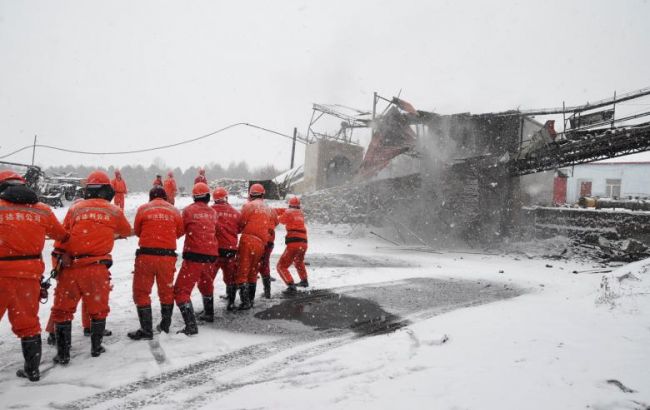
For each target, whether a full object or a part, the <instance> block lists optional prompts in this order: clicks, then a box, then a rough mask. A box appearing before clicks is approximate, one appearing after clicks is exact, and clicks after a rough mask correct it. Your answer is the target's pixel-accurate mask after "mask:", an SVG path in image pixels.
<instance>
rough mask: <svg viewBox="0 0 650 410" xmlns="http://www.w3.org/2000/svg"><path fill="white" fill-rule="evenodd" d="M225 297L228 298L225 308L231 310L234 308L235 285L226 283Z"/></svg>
mask: <svg viewBox="0 0 650 410" xmlns="http://www.w3.org/2000/svg"><path fill="white" fill-rule="evenodd" d="M226 297H227V298H228V305H227V306H226V310H227V311H229V312H232V311H233V310H235V298H236V297H237V286H235V285H227V286H226Z"/></svg>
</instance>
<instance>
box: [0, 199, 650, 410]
mask: <svg viewBox="0 0 650 410" xmlns="http://www.w3.org/2000/svg"><path fill="white" fill-rule="evenodd" d="M145 199H146V198H145V196H144V195H130V196H129V197H127V210H126V211H127V216H128V217H129V218H130V219H131V220H133V216H134V214H135V209H136V208H137V205H139V204H141V203H143V202H144V201H145ZM188 202H189V198H181V199H180V201H179V205H180V206H183V205H184V204H187V203H188ZM234 202H236V203H241V200H240V199H236V200H234ZM278 205H279V203H278ZM56 212H57V215H58V216H60V217H61V218H62V217H63V215H64V213H65V209H60V210H57V211H56ZM309 228H310V250H309V253H311V254H312V255H315V256H314V258H313V260H314V263H312V265H311V266H310V267H308V268H309V270H310V283H311V284H312V286H313V287H314V288H316V289H332V290H337V289H350V288H357V289H363V288H365V287H369V286H370V285H371V284H383V283H387V282H392V281H400V280H405V279H409V278H433V279H442V280H455V281H460V280H466V281H471V282H476V283H478V282H480V283H481V286H483V284H485V285H484V286H486V287H491V288H497V287H503V288H516V289H519V290H520V291H521V292H520V293H522V294H521V295H520V296H517V297H513V298H507V299H503V300H500V301H496V302H492V303H484V304H476V305H472V306H467V307H464V308H459V309H455V310H451V311H446V312H438V311H435V312H432V313H431V314H417V315H412V316H410V317H407V319H409V320H410V324H409V325H408V326H405V327H402V328H399V329H397V330H396V331H394V332H392V333H387V334H379V335H375V336H368V337H360V336H358V335H356V334H354V333H352V332H334V333H327V332H326V331H321V333H320V334H322V337H320V338H314V337H306V336H305V337H303V336H301V335H303V334H304V335H313V334H315V332H314V331H313V330H311V329H308V328H306V327H305V326H304V325H302V324H299V323H295V324H290V325H287V326H284V327H282V326H280V328H281V330H278V328H277V326H275V324H274V323H273V322H274V321H270V322H267V321H264V322H262V321H260V320H259V319H255V318H254V317H253V315H254V314H255V313H256V312H259V311H260V310H262V309H265V308H267V307H270V306H272V305H274V304H277V303H279V302H280V301H281V299H280V297H279V292H280V290H281V288H282V286H281V284H280V282H279V281H276V282H274V286H275V287H274V298H273V299H272V300H271V301H265V300H258V302H257V305H256V308H255V310H254V311H252V312H247V313H241V314H236V315H228V314H226V313H224V312H223V311H222V307H221V306H219V308H218V309H217V311H218V312H217V315H218V316H219V317H220V319H219V320H217V322H216V323H215V324H214V325H210V326H202V327H200V331H199V335H197V336H194V337H191V338H188V337H186V336H184V335H176V334H169V335H166V334H165V335H160V336H156V338H155V340H154V341H153V342H151V343H147V342H134V341H131V340H129V339H128V338H127V337H126V333H127V332H128V331H130V330H133V329H135V328H137V316H136V311H135V307H134V305H133V302H132V299H131V271H132V267H133V259H134V256H133V255H134V251H135V249H136V247H137V239H136V238H129V239H128V240H123V241H118V242H117V243H116V246H115V251H114V254H113V255H114V260H115V265H114V267H113V268H112V270H111V271H112V275H113V283H114V289H113V292H112V294H111V314H110V316H109V318H108V327H109V328H110V329H111V330H113V333H114V334H113V336H111V337H107V338H105V344H106V347H107V353H106V354H104V355H102V356H101V357H99V358H91V357H90V341H89V339H88V338H85V337H83V336H82V334H81V326H80V322H79V320H78V318H75V322H74V325H73V346H72V355H73V358H72V361H71V364H70V365H69V366H67V367H60V366H57V367H54V366H53V365H52V364H51V362H52V357H53V356H54V353H55V352H54V348H52V347H50V346H47V345H44V349H43V352H44V353H43V364H42V366H41V368H42V371H43V377H42V380H41V382H39V383H29V382H27V381H25V380H22V379H18V378H16V377H15V370H16V369H17V368H18V367H20V366H21V364H22V356H21V353H20V343H19V341H18V339H16V338H15V337H14V336H13V334H12V333H11V330H10V327H9V323H8V320H7V319H6V318H5V319H4V320H3V321H2V322H1V323H0V358H1V360H0V407H2V408H48V407H51V408H124V407H127V408H206V409H208V408H210V409H211V408H220V409H243V408H259V409H261V408H268V409H275V408H285V409H293V408H296V409H304V408H306V407H308V408H313V409H316V408H319V409H320V408H323V409H325V408H327V409H332V408H337V409H338V408H346V409H347V408H360V407H362V406H368V407H372V408H416V409H417V408H427V409H428V408H442V409H479V408H480V409H522V408H525V409H578V408H579V409H584V408H592V409H646V408H648V406H650V315H649V314H648V312H650V273H648V270H650V260H645V261H641V262H637V263H634V264H630V265H626V266H623V267H621V268H618V269H617V270H615V271H614V272H611V273H605V274H602V273H579V274H574V273H572V272H573V271H574V270H579V271H580V270H586V269H590V268H591V267H592V266H591V265H586V264H581V263H578V262H564V261H562V262H558V261H548V260H543V259H528V258H522V257H521V256H509V255H480V254H466V253H453V252H450V253H443V254H433V253H424V252H417V251H404V250H399V251H398V250H395V249H390V245H387V244H386V243H385V242H382V241H381V240H380V239H378V238H376V237H373V236H371V235H367V232H366V231H365V230H364V229H363V228H362V227H356V228H354V227H350V226H314V225H312V226H309ZM283 236H284V232H283V230H282V229H280V230H279V231H278V238H282V237H283ZM276 245H277V246H276V250H275V254H274V258H277V256H278V254H279V253H280V252H281V251H282V249H283V247H284V246H283V245H282V241H281V240H278V241H277V242H276ZM47 246H48V247H47V249H46V251H45V252H46V254H48V253H49V251H50V249H51V242H49V241H48V245H47ZM309 253H308V258H307V259H308V260H309ZM316 255H317V256H318V263H316V262H317V260H316V259H317V258H316ZM342 255H343V256H342ZM349 255H352V256H349ZM355 257H356V258H357V259H358V260H359V261H365V262H364V263H358V264H355V263H331V264H330V265H331V266H328V261H330V262H331V261H339V262H340V261H341V260H343V259H344V260H345V261H348V262H349V261H354V260H355ZM368 261H376V262H377V263H376V264H373V263H367V262H368ZM334 265H336V266H334ZM355 265H356V266H355ZM380 286H383V285H380ZM217 289H218V292H220V293H221V292H223V286H222V283H221V282H220V277H219V278H218V279H217ZM154 300H155V298H154ZM402 303H403V304H405V305H408V304H409V303H410V300H409V298H408V297H404V300H403V302H402ZM50 304H51V301H50V302H49V303H48V304H46V305H42V307H41V312H40V315H41V321H42V324H43V325H44V324H45V322H46V321H47V317H48V314H49V309H50ZM194 305H195V308H196V309H197V310H199V309H200V307H201V302H200V295H199V294H198V291H195V293H194ZM154 306H156V305H155V304H154ZM432 308H433V306H432ZM154 312H155V313H154V315H155V316H154V319H155V320H157V317H158V315H157V313H158V312H157V309H156V308H155V309H154ZM260 323H262V324H260ZM265 326H266V329H268V331H264V329H265ZM181 327H182V325H181V318H180V315H179V314H178V311H175V312H174V323H173V329H174V330H177V329H180V328H181ZM260 329H262V331H260ZM283 332H284V333H283Z"/></svg>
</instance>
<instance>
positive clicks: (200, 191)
mask: <svg viewBox="0 0 650 410" xmlns="http://www.w3.org/2000/svg"><path fill="white" fill-rule="evenodd" d="M204 195H210V187H208V184H206V183H204V182H199V183H196V184H194V188H192V196H193V197H198V196H204Z"/></svg>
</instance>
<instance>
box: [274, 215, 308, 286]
mask: <svg viewBox="0 0 650 410" xmlns="http://www.w3.org/2000/svg"><path fill="white" fill-rule="evenodd" d="M280 223H281V224H283V225H286V227H287V236H286V237H285V240H284V242H285V243H286V245H287V247H286V248H285V249H284V252H283V253H282V256H280V260H279V261H278V265H277V269H278V273H279V274H280V277H281V278H282V280H283V281H284V283H286V284H287V285H290V284H292V283H293V277H292V276H291V273H290V272H289V266H291V265H292V264H293V265H294V266H295V267H296V270H297V271H298V276H300V280H307V269H306V268H305V253H306V252H307V228H306V227H305V216H304V215H303V213H302V211H301V210H300V209H297V208H289V209H287V210H286V211H285V212H284V213H283V214H282V215H280Z"/></svg>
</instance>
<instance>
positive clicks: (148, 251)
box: [135, 248, 178, 258]
mask: <svg viewBox="0 0 650 410" xmlns="http://www.w3.org/2000/svg"><path fill="white" fill-rule="evenodd" d="M138 255H154V256H173V257H174V258H175V257H177V256H178V254H177V253H176V251H175V250H173V249H164V248H138V249H137V250H136V251H135V256H138Z"/></svg>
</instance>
